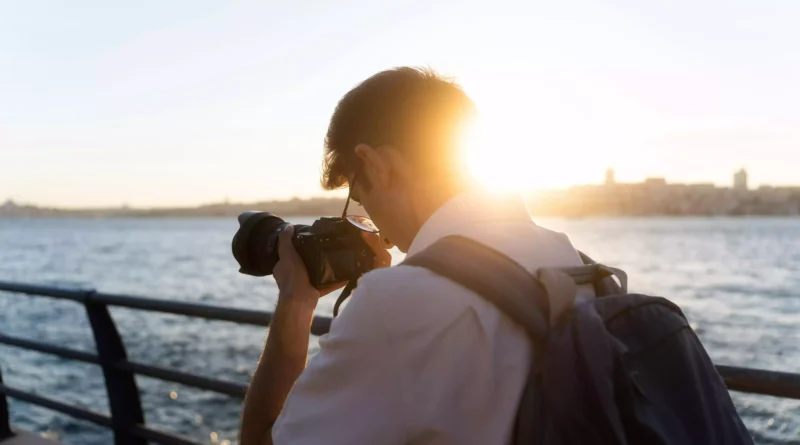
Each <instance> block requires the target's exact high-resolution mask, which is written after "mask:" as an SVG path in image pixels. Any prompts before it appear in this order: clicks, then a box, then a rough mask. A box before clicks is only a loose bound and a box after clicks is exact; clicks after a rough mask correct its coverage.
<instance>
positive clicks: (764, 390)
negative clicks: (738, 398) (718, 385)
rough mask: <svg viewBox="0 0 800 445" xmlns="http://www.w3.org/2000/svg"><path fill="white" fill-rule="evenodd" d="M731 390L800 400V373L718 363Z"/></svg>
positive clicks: (718, 367)
mask: <svg viewBox="0 0 800 445" xmlns="http://www.w3.org/2000/svg"><path fill="white" fill-rule="evenodd" d="M717 371H718V372H719V374H720V375H721V376H722V378H723V380H725V385H726V386H727V387H728V389H729V390H732V391H740V392H749V393H753V394H763V395H767V396H775V397H785V398H789V399H799V400H800V374H793V373H789V372H780V371H767V370H765V369H753V368H740V367H738V366H726V365H717Z"/></svg>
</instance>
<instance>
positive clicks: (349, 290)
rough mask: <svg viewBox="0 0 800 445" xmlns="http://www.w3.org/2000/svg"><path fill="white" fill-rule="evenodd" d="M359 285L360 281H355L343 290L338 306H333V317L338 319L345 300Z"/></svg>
mask: <svg viewBox="0 0 800 445" xmlns="http://www.w3.org/2000/svg"><path fill="white" fill-rule="evenodd" d="M357 285H358V280H353V281H350V282H349V283H347V286H345V287H344V289H342V293H341V294H339V298H337V299H336V304H334V305H333V316H334V317H336V316H338V315H339V306H341V305H342V303H343V302H344V300H347V297H349V296H350V294H352V293H353V289H355V288H356V286H357Z"/></svg>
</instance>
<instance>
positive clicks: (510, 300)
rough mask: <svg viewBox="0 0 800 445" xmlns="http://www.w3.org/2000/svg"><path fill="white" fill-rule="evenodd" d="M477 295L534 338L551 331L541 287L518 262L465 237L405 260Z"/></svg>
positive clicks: (448, 240) (452, 238) (447, 239)
mask: <svg viewBox="0 0 800 445" xmlns="http://www.w3.org/2000/svg"><path fill="white" fill-rule="evenodd" d="M402 264H404V265H406V266H417V267H424V268H426V269H429V270H430V271H431V272H433V273H435V274H437V275H440V276H442V277H445V278H448V279H450V280H452V281H454V282H456V283H458V284H460V285H462V286H464V287H466V288H467V289H470V290H471V291H473V292H475V293H477V294H478V295H480V296H481V297H483V298H484V299H485V300H487V301H489V302H490V303H492V304H493V305H494V306H495V307H497V309H499V310H500V311H501V312H503V313H504V314H505V315H506V316H508V317H509V318H511V319H512V320H513V321H514V322H515V323H517V324H519V325H520V326H521V327H522V328H524V329H525V331H526V332H527V333H528V335H529V336H530V337H531V338H532V339H534V340H539V339H543V338H544V337H545V336H546V335H547V332H548V330H549V323H548V314H549V303H548V298H547V292H546V291H545V289H544V287H543V286H542V284H541V283H540V282H539V281H538V280H537V279H536V278H535V277H534V276H533V275H531V274H530V273H529V272H528V271H527V270H526V269H525V268H524V267H522V266H521V265H520V264H519V263H517V262H516V261H514V260H512V259H511V258H509V257H508V256H506V255H505V254H503V253H501V252H499V251H497V250H495V249H492V248H491V247H489V246H486V245H484V244H481V243H479V242H477V241H474V240H471V239H469V238H465V237H463V236H455V235H453V236H448V237H445V238H442V239H440V240H439V241H437V242H435V243H434V244H433V245H431V246H430V247H428V248H427V249H425V250H423V251H422V252H419V253H417V254H415V255H412V256H410V257H408V258H406V260H405V261H403V263H402Z"/></svg>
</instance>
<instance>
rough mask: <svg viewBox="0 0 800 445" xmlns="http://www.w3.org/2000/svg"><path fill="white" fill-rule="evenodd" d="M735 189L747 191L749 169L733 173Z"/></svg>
mask: <svg viewBox="0 0 800 445" xmlns="http://www.w3.org/2000/svg"><path fill="white" fill-rule="evenodd" d="M733 189H734V190H736V191H737V192H745V191H747V171H746V170H745V169H741V170H739V171H738V172H736V173H734V174H733Z"/></svg>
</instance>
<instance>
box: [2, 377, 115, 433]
mask: <svg viewBox="0 0 800 445" xmlns="http://www.w3.org/2000/svg"><path fill="white" fill-rule="evenodd" d="M0 393H5V394H7V395H8V396H9V397H13V398H15V399H19V400H22V401H25V402H28V403H32V404H34V405H39V406H43V407H45V408H49V409H52V410H53V411H58V412H60V413H64V414H67V415H70V416H72V417H74V418H76V419H81V420H87V421H89V422H92V423H96V424H98V425H102V426H105V427H109V428H111V427H112V426H113V424H112V422H111V417H109V416H107V415H105V414H100V413H96V412H93V411H89V410H86V409H83V408H78V407H77V406H72V405H67V404H66V403H63V402H59V401H58V400H53V399H49V398H47V397H42V396H39V395H36V394H33V393H29V392H26V391H22V390H19V389H16V388H12V387H10V386H8V385H5V384H0Z"/></svg>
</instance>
